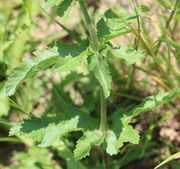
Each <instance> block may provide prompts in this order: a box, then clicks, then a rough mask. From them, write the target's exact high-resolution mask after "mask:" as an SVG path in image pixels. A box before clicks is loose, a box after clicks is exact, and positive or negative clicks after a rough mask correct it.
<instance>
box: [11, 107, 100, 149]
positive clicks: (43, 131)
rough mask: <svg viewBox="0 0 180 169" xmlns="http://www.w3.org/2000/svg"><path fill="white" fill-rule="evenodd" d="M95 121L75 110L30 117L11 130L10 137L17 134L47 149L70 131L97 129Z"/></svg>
mask: <svg viewBox="0 0 180 169" xmlns="http://www.w3.org/2000/svg"><path fill="white" fill-rule="evenodd" d="M97 127H98V125H97V121H96V120H95V119H93V118H92V117H90V116H89V115H87V114H85V113H83V112H80V111H78V110H76V109H72V110H69V111H68V112H67V113H60V114H59V115H56V116H53V117H49V116H43V117H41V118H36V117H32V118H31V119H28V120H24V121H22V122H21V123H20V124H19V125H17V126H15V127H13V128H11V130H10V135H15V134H19V135H22V136H25V137H28V138H32V139H33V140H34V141H37V142H39V144H38V145H39V146H40V147H48V146H50V145H52V144H53V143H54V142H56V141H59V140H60V139H61V138H62V137H63V136H65V135H66V134H68V133H69V132H71V131H78V130H80V131H87V130H93V129H95V128H97Z"/></svg>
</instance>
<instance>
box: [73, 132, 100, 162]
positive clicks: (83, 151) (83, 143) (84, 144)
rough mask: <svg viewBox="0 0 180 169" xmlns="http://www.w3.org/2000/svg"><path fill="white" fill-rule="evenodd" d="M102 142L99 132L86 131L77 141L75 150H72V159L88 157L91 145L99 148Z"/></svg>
mask: <svg viewBox="0 0 180 169" xmlns="http://www.w3.org/2000/svg"><path fill="white" fill-rule="evenodd" d="M103 141H104V135H103V133H102V132H101V131H98V130H93V131H87V132H86V133H85V135H84V136H83V137H82V138H81V139H79V140H78V142H77V145H76V149H75V150H74V157H75V159H76V160H80V159H82V158H84V157H86V156H88V155H89V153H90V150H91V147H92V146H93V145H96V146H99V145H101V144H102V143H103Z"/></svg>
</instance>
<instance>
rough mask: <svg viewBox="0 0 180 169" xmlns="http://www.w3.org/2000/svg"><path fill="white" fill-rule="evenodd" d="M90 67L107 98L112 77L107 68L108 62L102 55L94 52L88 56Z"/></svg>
mask: <svg viewBox="0 0 180 169" xmlns="http://www.w3.org/2000/svg"><path fill="white" fill-rule="evenodd" d="M90 59H91V60H90V65H89V66H90V69H91V70H92V71H93V73H94V75H95V77H96V79H97V80H98V81H99V83H100V85H101V86H102V88H103V92H104V96H105V98H107V97H108V96H109V95H110V90H111V82H112V78H111V75H110V72H109V69H108V63H107V61H106V60H105V58H104V57H103V56H98V55H96V54H94V55H92V56H91V58H90Z"/></svg>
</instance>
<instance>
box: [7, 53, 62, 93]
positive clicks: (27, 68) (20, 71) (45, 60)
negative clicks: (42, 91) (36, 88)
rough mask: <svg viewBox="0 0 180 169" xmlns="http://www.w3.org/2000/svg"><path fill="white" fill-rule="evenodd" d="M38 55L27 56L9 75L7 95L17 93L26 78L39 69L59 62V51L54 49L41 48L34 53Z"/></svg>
mask: <svg viewBox="0 0 180 169" xmlns="http://www.w3.org/2000/svg"><path fill="white" fill-rule="evenodd" d="M34 54H35V55H36V57H32V58H27V59H25V60H24V62H23V63H21V64H20V65H19V66H18V67H16V68H15V69H14V70H13V73H12V74H11V75H10V76H9V77H8V80H7V82H6V95H7V96H11V95H13V94H14V93H15V91H16V89H17V88H18V86H19V85H20V84H21V83H23V82H24V80H25V79H27V78H29V77H32V76H33V75H35V74H36V73H37V72H38V71H41V70H43V69H45V68H48V67H50V66H52V65H53V64H55V63H56V62H57V58H58V57H57V56H58V55H59V54H58V51H56V50H54V49H50V50H41V51H38V52H35V53H34Z"/></svg>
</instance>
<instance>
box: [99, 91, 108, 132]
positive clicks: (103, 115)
mask: <svg viewBox="0 0 180 169" xmlns="http://www.w3.org/2000/svg"><path fill="white" fill-rule="evenodd" d="M100 102H101V124H100V130H101V131H102V132H106V131H107V129H108V122H107V105H106V99H105V97H104V93H103V89H102V88H101V90H100Z"/></svg>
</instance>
